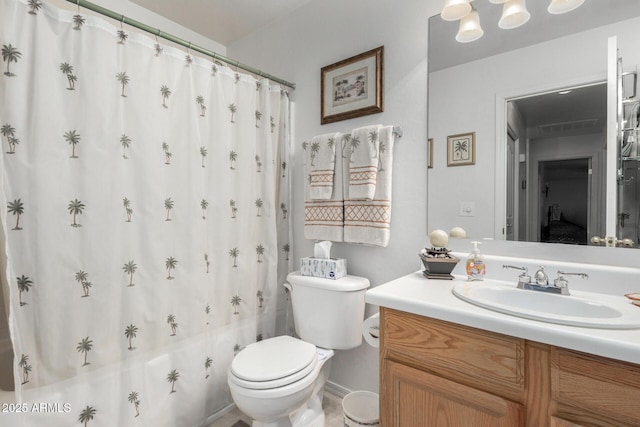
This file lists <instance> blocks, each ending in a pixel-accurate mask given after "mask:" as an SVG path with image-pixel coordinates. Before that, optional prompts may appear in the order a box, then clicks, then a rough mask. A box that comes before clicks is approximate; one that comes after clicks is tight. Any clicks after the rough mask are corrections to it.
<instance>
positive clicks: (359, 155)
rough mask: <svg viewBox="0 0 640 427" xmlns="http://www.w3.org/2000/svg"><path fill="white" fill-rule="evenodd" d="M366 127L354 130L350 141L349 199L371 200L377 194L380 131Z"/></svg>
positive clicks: (374, 127) (377, 128)
mask: <svg viewBox="0 0 640 427" xmlns="http://www.w3.org/2000/svg"><path fill="white" fill-rule="evenodd" d="M381 128H382V126H380V125H374V126H365V127H361V128H358V129H354V130H353V132H351V140H350V141H349V150H350V151H349V152H350V157H349V170H350V171H349V181H348V182H349V199H350V200H354V199H355V200H371V199H373V196H374V195H375V192H376V177H377V174H378V163H379V162H378V161H379V158H380V153H379V146H380V129H381Z"/></svg>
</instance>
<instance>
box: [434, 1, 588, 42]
mask: <svg viewBox="0 0 640 427" xmlns="http://www.w3.org/2000/svg"><path fill="white" fill-rule="evenodd" d="M472 1H474V0H444V7H443V8H442V12H441V13H440V16H441V17H442V19H444V20H445V21H457V20H460V27H459V29H458V34H456V40H457V41H458V42H460V43H468V42H472V41H475V40H478V39H479V38H480V37H482V35H483V34H484V31H483V30H482V28H481V27H480V17H479V15H478V12H477V11H476V9H475V8H474V7H473V6H472V5H471V2H472ZM538 1H539V0H538ZM584 1H585V0H551V3H550V4H549V7H548V8H547V11H548V12H549V13H551V14H554V15H557V14H561V13H567V12H571V11H572V10H574V9H576V8H577V7H579V6H580V5H582V3H584ZM489 2H491V3H493V4H502V16H501V18H500V21H499V22H498V26H499V27H500V28H502V29H505V30H509V29H512V28H517V27H519V26H521V25H524V24H525V23H527V21H529V19H530V18H531V14H530V13H529V11H528V10H527V5H526V3H525V0H489Z"/></svg>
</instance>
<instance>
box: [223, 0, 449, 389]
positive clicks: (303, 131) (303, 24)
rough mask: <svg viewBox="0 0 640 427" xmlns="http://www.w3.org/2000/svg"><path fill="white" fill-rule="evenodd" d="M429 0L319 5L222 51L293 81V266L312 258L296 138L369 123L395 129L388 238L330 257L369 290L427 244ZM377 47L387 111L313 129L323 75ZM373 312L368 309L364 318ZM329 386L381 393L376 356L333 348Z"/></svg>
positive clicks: (403, 269) (335, 0)
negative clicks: (343, 262)
mask: <svg viewBox="0 0 640 427" xmlns="http://www.w3.org/2000/svg"><path fill="white" fill-rule="evenodd" d="M440 6H441V4H440V2H439V1H435V0H429V1H425V0H402V1H400V2H398V1H391V0H350V1H343V0H324V1H314V2H310V3H309V4H308V5H306V6H304V7H302V8H300V9H298V10H296V11H295V12H294V13H293V14H291V15H289V16H287V17H286V18H284V19H281V20H279V21H278V22H276V23H273V24H272V25H269V26H267V27H265V28H263V29H262V30H260V31H257V32H255V33H254V34H251V35H250V36H249V37H247V38H245V39H243V40H241V41H239V42H236V43H234V44H231V45H229V46H227V48H228V54H229V56H230V57H233V58H234V59H238V60H240V61H241V62H245V63H249V64H252V65H253V66H255V67H257V68H260V69H263V70H264V71H265V72H268V73H271V74H273V75H276V76H279V77H282V78H284V79H286V80H288V81H291V82H295V83H296V85H297V86H296V90H295V91H292V97H293V100H294V101H295V122H296V123H295V127H294V130H295V136H294V138H293V141H294V143H293V144H294V150H293V158H292V162H291V163H292V165H291V166H292V168H291V171H292V173H293V175H292V176H293V177H294V183H293V188H292V195H293V206H292V209H291V211H292V213H293V217H292V218H293V245H292V247H293V251H292V255H293V260H294V265H295V263H297V262H298V260H299V258H300V257H301V256H308V255H312V254H313V242H311V241H307V240H305V238H304V232H303V221H304V216H303V215H304V209H303V200H304V198H303V179H304V178H303V176H302V162H301V151H302V150H301V147H300V144H301V142H302V141H303V140H305V139H308V138H310V137H312V136H314V135H319V134H323V133H327V132H330V131H343V132H348V131H350V130H351V129H353V128H355V127H358V126H363V125H368V124H375V123H382V124H388V125H397V126H402V128H403V130H404V136H403V137H402V139H400V140H399V142H398V143H397V144H396V146H395V149H394V160H393V162H394V176H393V202H392V203H393V204H392V220H391V240H390V243H389V246H388V247H387V248H372V247H361V246H356V245H349V244H344V243H338V244H334V246H333V250H332V255H333V256H337V257H343V258H346V259H347V260H348V270H349V274H354V275H360V276H365V277H368V278H369V279H370V281H371V283H372V285H373V286H375V285H378V284H381V283H384V282H386V281H389V280H391V279H394V278H397V277H399V276H402V275H405V274H408V273H410V272H412V271H416V270H418V268H419V266H420V261H419V258H418V256H417V254H418V251H419V250H420V249H421V248H422V247H423V246H424V245H425V241H426V234H427V229H426V208H427V197H426V196H427V195H426V193H427V189H426V179H427V177H426V139H427V121H426V117H427V111H426V108H427V34H428V27H427V21H428V18H429V17H430V16H432V15H434V14H436V13H438V12H439V10H438V9H439V8H440ZM381 45H384V62H385V67H384V74H385V81H384V85H385V91H384V96H385V99H384V113H379V114H375V115H370V116H365V117H361V118H357V119H353V120H348V121H342V122H337V123H333V124H329V125H324V126H321V125H320V69H321V68H322V67H323V66H325V65H330V64H332V63H335V62H337V61H340V60H342V59H345V58H348V57H351V56H353V55H356V54H358V53H361V52H365V51H367V50H370V49H373V48H375V47H378V46H381ZM328 309H330V308H328ZM375 311H377V307H367V315H369V314H372V313H374V312H375ZM330 380H331V381H333V382H335V383H337V384H338V385H340V386H343V387H346V388H348V389H351V390H360V389H365V390H372V391H377V390H378V353H377V350H375V349H373V348H371V347H369V346H367V345H366V344H364V345H363V346H361V347H360V348H358V349H355V350H351V351H338V352H337V354H336V357H335V359H334V364H333V368H332V374H331V378H330Z"/></svg>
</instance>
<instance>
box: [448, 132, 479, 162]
mask: <svg viewBox="0 0 640 427" xmlns="http://www.w3.org/2000/svg"><path fill="white" fill-rule="evenodd" d="M475 164H476V133H475V132H470V133H460V134H458V135H449V136H448V137H447V166H466V165H475Z"/></svg>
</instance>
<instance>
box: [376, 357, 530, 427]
mask: <svg viewBox="0 0 640 427" xmlns="http://www.w3.org/2000/svg"><path fill="white" fill-rule="evenodd" d="M381 375H382V378H381V391H380V392H381V399H380V400H381V402H382V408H381V415H382V418H381V422H382V423H381V425H382V427H415V426H429V427H440V426H443V427H444V426H446V427H468V426H474V427H500V426H503V427H518V426H524V425H525V424H524V416H523V414H524V410H523V409H524V408H523V406H522V405H521V404H519V403H514V402H511V401H509V400H506V399H503V398H501V397H498V396H495V395H492V394H489V393H486V392H484V391H480V390H476V389H474V388H471V387H468V386H465V385H462V384H458V383H455V382H453V381H450V380H447V379H444V378H441V377H438V376H436V375H432V374H429V373H427V372H424V371H420V370H418V369H415V368H412V367H409V366H406V365H402V364H400V363H396V362H392V361H389V360H384V361H383V362H382V372H381Z"/></svg>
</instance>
